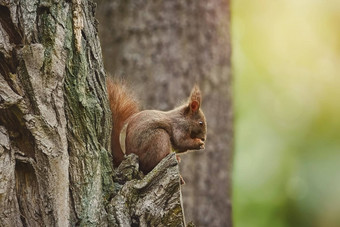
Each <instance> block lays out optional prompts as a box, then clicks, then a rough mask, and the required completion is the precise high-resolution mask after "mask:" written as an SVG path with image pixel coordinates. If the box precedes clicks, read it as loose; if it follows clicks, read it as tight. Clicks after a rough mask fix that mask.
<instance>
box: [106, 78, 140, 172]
mask: <svg viewBox="0 0 340 227" xmlns="http://www.w3.org/2000/svg"><path fill="white" fill-rule="evenodd" d="M106 86H107V92H108V96H109V101H110V109H111V112H112V121H113V127H112V134H111V149H112V155H113V163H114V165H115V166H118V165H119V164H120V162H121V161H122V160H123V157H124V155H123V152H122V150H121V147H120V144H119V134H120V131H121V130H122V128H123V126H124V124H125V122H126V120H127V119H128V118H129V117H131V116H132V115H134V114H136V113H138V112H139V104H138V102H137V101H136V99H135V98H134V96H133V94H132V93H131V92H130V91H129V90H128V89H127V87H126V86H125V85H124V84H123V83H122V82H118V81H113V80H111V79H107V81H106Z"/></svg>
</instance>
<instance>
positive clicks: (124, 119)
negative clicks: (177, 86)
mask: <svg viewBox="0 0 340 227" xmlns="http://www.w3.org/2000/svg"><path fill="white" fill-rule="evenodd" d="M106 85H107V91H108V98H109V102H110V109H111V112H112V118H113V127H112V134H111V136H112V138H111V149H112V156H113V164H114V166H116V167H117V166H118V165H119V164H120V163H121V161H122V160H123V158H124V155H125V154H126V155H128V154H130V153H135V154H136V155H137V156H138V157H139V167H140V170H141V171H142V172H143V173H144V174H147V173H149V172H150V171H151V170H152V169H153V168H154V167H155V166H156V165H157V164H158V163H159V162H160V161H161V160H162V159H163V158H164V157H165V156H167V155H168V154H169V153H170V152H172V151H174V152H176V157H177V160H178V161H180V158H179V156H178V155H179V154H182V153H185V152H186V151H188V150H199V149H204V148H205V146H204V145H205V140H206V134H207V123H206V119H205V116H204V113H203V111H202V110H201V103H202V95H201V91H200V89H199V87H198V86H197V85H195V86H194V87H193V89H192V91H191V95H190V97H189V100H188V102H187V103H186V104H184V105H181V106H179V107H177V108H175V109H173V110H170V111H159V110H143V111H140V110H139V103H138V101H137V100H136V99H135V98H134V96H133V95H132V93H131V92H130V91H129V90H128V88H127V86H126V85H125V84H123V83H122V82H118V81H113V80H112V79H107V81H106Z"/></svg>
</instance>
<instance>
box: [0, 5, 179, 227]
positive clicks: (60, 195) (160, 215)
mask: <svg viewBox="0 0 340 227" xmlns="http://www.w3.org/2000/svg"><path fill="white" fill-rule="evenodd" d="M94 12H95V5H94V3H93V2H91V1H83V0H72V1H67V0H65V1H50V0H46V1H43V0H30V1H15V0H0V226H63V227H64V226H119V225H123V224H124V223H126V222H129V223H140V224H141V225H142V224H143V223H145V222H146V221H147V222H149V223H156V224H160V225H164V223H161V222H160V220H164V219H166V220H167V221H168V223H170V225H171V224H173V225H177V224H181V225H184V219H183V212H182V207H181V202H180V185H179V180H178V179H179V175H178V173H179V171H178V165H177V162H176V159H175V157H173V156H168V157H167V158H166V159H165V160H164V162H162V163H160V166H158V167H157V170H155V171H154V172H151V173H150V175H147V176H145V177H143V176H142V175H140V173H138V162H137V160H136V158H135V157H133V156H132V157H128V159H127V160H126V161H125V162H124V164H123V165H122V166H121V167H120V170H121V171H118V172H114V170H113V168H112V165H111V160H110V159H111V158H110V152H109V144H110V131H111V128H110V125H111V117H110V114H111V113H110V111H109V108H108V100H107V94H106V86H105V73H104V70H103V63H102V55H101V48H100V44H99V40H98V36H97V23H96V20H95V18H94ZM124 171H126V174H125V172H124ZM167 171H169V172H167ZM122 173H124V174H122ZM136 192H141V193H140V194H139V193H137V194H136ZM162 192H164V193H162ZM159 193H161V194H162V195H164V196H162V197H161V198H159V197H157V195H159ZM157 198H158V199H157ZM156 199H157V201H156ZM124 201H125V202H126V203H125V204H126V206H123V207H120V206H119V204H121V203H122V202H124ZM148 203H152V204H158V209H157V210H151V211H150V209H151V208H150V207H149V206H147V204H148ZM143 204H144V206H143ZM149 213H150V214H149ZM147 214H149V215H147Z"/></svg>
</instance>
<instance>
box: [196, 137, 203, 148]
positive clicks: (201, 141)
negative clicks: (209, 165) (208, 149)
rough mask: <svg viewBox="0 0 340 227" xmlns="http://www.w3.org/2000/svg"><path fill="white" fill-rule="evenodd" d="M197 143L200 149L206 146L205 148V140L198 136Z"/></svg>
mask: <svg viewBox="0 0 340 227" xmlns="http://www.w3.org/2000/svg"><path fill="white" fill-rule="evenodd" d="M195 143H196V144H197V147H198V149H204V148H205V147H204V142H203V140H202V139H200V138H196V139H195Z"/></svg>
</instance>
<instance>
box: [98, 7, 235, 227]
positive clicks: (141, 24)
mask: <svg viewBox="0 0 340 227" xmlns="http://www.w3.org/2000/svg"><path fill="white" fill-rule="evenodd" d="M97 2H98V13H97V15H98V16H97V18H98V20H99V22H100V27H99V31H100V38H101V43H102V46H103V47H104V48H103V56H104V62H105V67H106V69H107V70H108V71H109V72H110V73H111V74H112V75H113V76H116V77H124V78H125V80H127V81H128V82H130V83H131V84H132V86H134V89H135V90H136V94H137V95H138V96H139V97H140V99H141V102H142V103H143V104H145V106H144V107H145V109H160V110H169V109H172V108H174V106H175V105H178V102H179V100H183V99H186V97H188V95H189V92H190V89H191V88H192V86H193V85H194V84H195V83H198V84H199V85H200V87H201V90H202V93H203V111H204V112H205V114H206V117H207V123H208V137H207V142H206V150H205V151H199V152H196V153H189V154H186V155H183V156H182V163H181V165H180V167H181V168H180V169H181V174H182V176H183V177H184V180H185V181H186V185H185V186H184V187H182V192H183V200H184V208H185V216H186V219H187V220H193V221H194V223H195V224H197V225H199V226H231V223H232V221H231V202H230V199H231V186H230V185H231V164H232V149H233V130H232V106H231V71H230V35H229V28H230V27H229V18H230V16H229V1H228V0H216V1H205V0H197V1H182V0H172V1H144V0H143V1H142V0H136V1H124V0H98V1H97Z"/></svg>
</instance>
